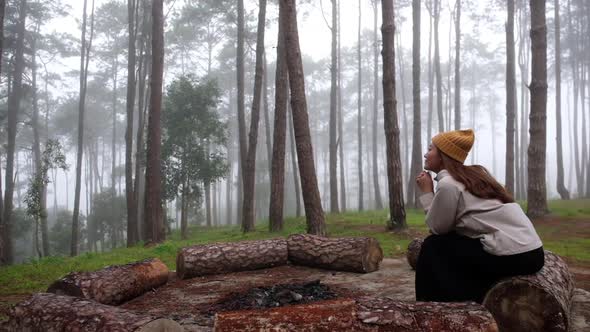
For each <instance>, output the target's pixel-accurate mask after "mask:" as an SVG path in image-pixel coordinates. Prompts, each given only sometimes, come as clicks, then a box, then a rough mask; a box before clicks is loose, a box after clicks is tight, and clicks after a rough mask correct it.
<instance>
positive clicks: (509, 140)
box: [504, 0, 516, 193]
mask: <svg viewBox="0 0 590 332" xmlns="http://www.w3.org/2000/svg"><path fill="white" fill-rule="evenodd" d="M507 6H508V18H507V21H506V168H505V173H506V181H505V183H504V185H505V186H506V190H508V192H510V193H514V151H515V144H514V132H515V125H514V119H515V107H516V68H515V57H516V56H515V52H514V0H508V3H507Z"/></svg>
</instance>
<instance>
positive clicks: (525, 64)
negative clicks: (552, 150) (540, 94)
mask: <svg viewBox="0 0 590 332" xmlns="http://www.w3.org/2000/svg"><path fill="white" fill-rule="evenodd" d="M526 8H527V7H526V6H522V7H521V9H520V11H519V22H520V38H519V40H520V42H519V56H518V65H519V68H520V76H521V89H520V92H521V96H520V102H521V106H520V109H521V112H520V116H521V118H520V119H521V121H520V123H521V128H520V151H519V153H520V171H521V174H520V175H519V177H520V179H521V181H520V186H521V187H520V189H519V191H520V192H521V194H522V195H521V199H527V191H526V187H527V177H528V175H527V172H528V168H527V165H528V160H527V159H528V156H527V149H528V145H529V137H528V130H529V129H528V127H529V118H528V114H529V106H530V105H529V103H528V98H529V94H528V91H526V89H527V86H526V82H527V81H528V73H529V69H528V68H529V48H528V45H529V38H527V32H528V29H527V27H528V23H527V18H528V15H527V11H526Z"/></svg>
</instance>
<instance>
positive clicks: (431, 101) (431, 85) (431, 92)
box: [425, 0, 437, 147]
mask: <svg viewBox="0 0 590 332" xmlns="http://www.w3.org/2000/svg"><path fill="white" fill-rule="evenodd" d="M433 1H437V0H428V2H427V4H428V5H427V6H426V8H427V9H428V13H429V16H430V17H429V30H428V121H427V132H426V133H427V136H426V145H425V146H427V147H428V146H429V144H430V140H431V139H432V112H433V111H434V106H433V105H434V70H432V36H433V32H432V21H433V16H434V15H433V13H432V2H433Z"/></svg>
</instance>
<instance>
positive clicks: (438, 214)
mask: <svg viewBox="0 0 590 332" xmlns="http://www.w3.org/2000/svg"><path fill="white" fill-rule="evenodd" d="M460 196H461V192H460V190H459V188H457V187H456V186H455V185H453V184H452V183H445V182H439V184H438V187H437V188H436V193H434V194H433V193H426V194H423V195H422V196H420V203H421V204H422V207H423V208H424V211H425V212H426V224H427V225H428V227H429V228H430V230H431V231H432V233H434V234H446V233H448V232H450V231H452V230H453V229H454V228H455V222H456V217H457V206H458V204H459V198H460Z"/></svg>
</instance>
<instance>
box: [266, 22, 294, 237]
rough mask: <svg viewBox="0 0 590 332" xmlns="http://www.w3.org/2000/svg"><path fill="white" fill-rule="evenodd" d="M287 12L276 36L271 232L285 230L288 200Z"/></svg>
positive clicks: (270, 208)
mask: <svg viewBox="0 0 590 332" xmlns="http://www.w3.org/2000/svg"><path fill="white" fill-rule="evenodd" d="M283 15H284V12H279V31H278V38H277V64H276V67H277V68H276V75H275V118H274V133H273V147H272V165H271V179H270V205H269V210H268V216H269V227H270V231H271V232H280V231H282V230H283V204H284V199H285V140H286V131H287V94H288V93H289V91H288V89H289V86H288V82H287V79H288V78H287V63H286V62H285V38H284V35H283V25H282V24H281V23H280V22H282V21H283V19H284V18H283Z"/></svg>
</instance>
